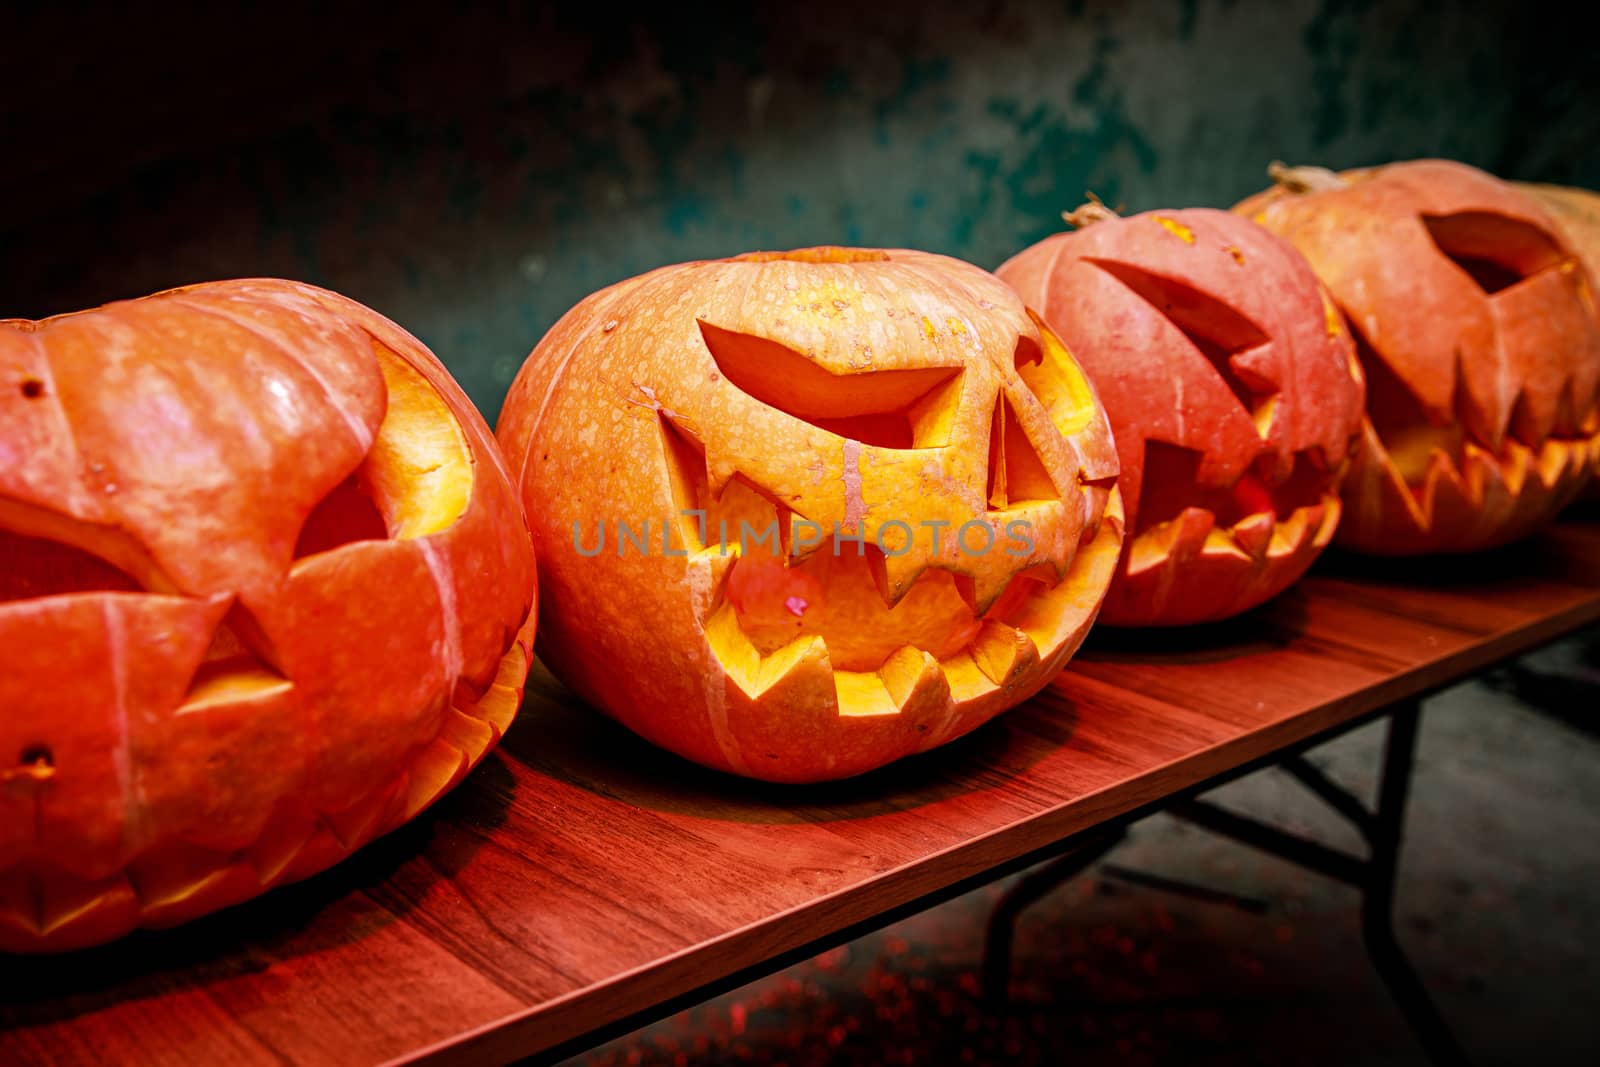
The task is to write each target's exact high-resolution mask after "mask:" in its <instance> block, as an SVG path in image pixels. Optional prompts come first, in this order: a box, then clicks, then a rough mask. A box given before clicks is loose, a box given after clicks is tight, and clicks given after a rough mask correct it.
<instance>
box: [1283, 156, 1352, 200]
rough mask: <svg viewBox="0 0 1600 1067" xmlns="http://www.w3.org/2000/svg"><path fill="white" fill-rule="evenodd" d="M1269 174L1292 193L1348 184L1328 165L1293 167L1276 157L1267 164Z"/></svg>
mask: <svg viewBox="0 0 1600 1067" xmlns="http://www.w3.org/2000/svg"><path fill="white" fill-rule="evenodd" d="M1267 176H1268V177H1269V178H1271V179H1272V180H1273V181H1275V182H1277V183H1278V184H1279V185H1280V186H1282V187H1283V189H1284V191H1285V192H1290V193H1322V192H1326V191H1327V190H1329V189H1343V188H1344V187H1345V185H1347V184H1348V183H1347V182H1346V181H1345V180H1344V179H1343V178H1341V177H1340V176H1339V175H1338V174H1337V173H1336V172H1334V171H1331V170H1329V169H1328V168H1327V167H1291V166H1289V165H1288V164H1286V163H1284V162H1282V161H1281V160H1276V159H1275V160H1273V161H1272V162H1271V163H1268V164H1267Z"/></svg>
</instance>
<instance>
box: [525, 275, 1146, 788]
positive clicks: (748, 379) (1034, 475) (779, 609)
mask: <svg viewBox="0 0 1600 1067" xmlns="http://www.w3.org/2000/svg"><path fill="white" fill-rule="evenodd" d="M997 427H998V429H997ZM498 433H499V437H500V441H501V444H502V445H503V447H504V448H505V450H506V455H507V456H508V458H509V459H510V461H511V464H512V467H513V469H514V470H515V469H520V477H521V481H520V485H521V489H522V493H523V500H524V503H525V505H526V506H527V509H528V513H529V516H530V522H531V525H532V527H533V531H534V545H535V548H536V550H537V551H538V552H539V553H540V568H541V582H542V588H543V590H544V595H545V600H544V605H543V610H544V616H543V619H542V622H541V629H540V637H539V640H540V645H539V651H540V655H541V658H542V659H543V660H544V662H546V663H548V664H550V665H551V668H552V670H555V671H556V672H557V673H558V674H559V675H560V677H561V678H562V680H563V681H565V682H566V683H567V684H568V685H570V686H571V687H572V688H573V689H574V690H575V691H576V692H577V693H578V694H579V695H581V696H582V697H583V698H585V699H586V700H587V701H589V702H590V703H591V704H593V705H595V706H596V707H598V708H601V709H603V710H604V711H606V712H607V713H609V714H610V715H612V716H614V717H615V718H617V719H618V720H620V721H621V722H622V723H623V724H625V725H626V726H628V727H629V728H631V729H633V730H634V731H635V732H637V733H639V734H640V735H642V736H643V737H645V738H647V739H648V740H650V741H652V742H654V743H656V744H658V745H661V746H663V747H665V748H668V749H670V750H672V751H674V752H677V753H679V754H680V755H683V756H686V757H688V758H689V759H692V760H695V761H697V762H699V763H702V764H705V765H707V766H710V767H716V768H721V769H724V770H728V771H732V772H734V773H737V774H741V775H747V776H750V777H755V778H762V779H767V780H771V781H783V782H809V781H817V780H822V779H830V778H841V777H845V776H848V775H854V774H859V773H861V772H864V771H867V770H870V769H872V768H874V767H878V766H881V765H883V764H885V763H888V762H890V761H892V760H895V759H898V758H899V757H901V756H904V755H907V754H910V753H913V752H918V751H922V750H925V749H928V748H931V747H933V746H935V745H938V744H941V743H943V742H945V741H948V740H950V739H952V738H955V737H958V736H960V735H961V734H964V733H966V732H967V731H969V730H972V729H974V728H975V727H977V726H978V725H979V724H981V723H982V722H984V721H986V720H988V719H989V718H991V717H993V716H994V715H997V714H999V713H1000V712H1001V711H1003V710H1005V709H1006V708H1008V707H1011V706H1012V705H1014V704H1016V703H1018V702H1020V701H1022V700H1024V699H1026V698H1027V697H1028V696H1031V695H1032V694H1033V693H1035V692H1037V691H1038V690H1039V689H1040V688H1041V687H1042V686H1043V685H1044V684H1045V683H1046V682H1047V681H1048V680H1049V678H1050V676H1051V675H1052V674H1053V673H1054V672H1055V671H1056V670H1057V669H1059V668H1060V666H1061V665H1062V664H1063V663H1064V662H1065V661H1066V659H1067V658H1068V657H1069V656H1070V655H1071V654H1072V652H1073V651H1074V650H1075V649H1076V648H1077V646H1078V645H1079V643H1080V642H1081V641H1082V639H1083V635H1084V633H1085V632H1086V631H1087V629H1088V627H1089V625H1090V623H1091V622H1092V621H1093V619H1094V616H1095V612H1096V611H1097V610H1098V608H1099V606H1100V602H1101V599H1102V597H1103V596H1104V593H1105V589H1106V586H1107V584H1108V583H1109V581H1110V575H1111V569H1112V565H1113V563H1114V561H1115V559H1116V555H1117V552H1118V549H1119V548H1120V544H1121V536H1122V517H1121V505H1120V500H1119V498H1118V496H1117V493H1116V491H1115V488H1114V485H1113V482H1114V478H1115V474H1116V454H1115V450H1114V448H1113V446H1112V444H1111V438H1110V434H1109V430H1108V428H1107V426H1106V423H1105V418H1104V413H1103V411H1102V410H1101V408H1100V406H1099V403H1098V401H1097V400H1096V399H1095V397H1094V393H1093V390H1092V388H1091V387H1090V386H1089V384H1088V382H1087V380H1086V379H1085V378H1084V377H1083V376H1082V374H1081V372H1080V371H1079V370H1078V368H1077V366H1076V365H1075V364H1074V363H1073V362H1072V360H1071V358H1070V357H1069V356H1067V354H1066V352H1065V350H1064V349H1063V348H1062V347H1061V346H1060V343H1059V342H1058V341H1056V339H1055V338H1054V337H1053V336H1052V335H1050V334H1049V332H1048V331H1046V330H1042V329H1041V328H1040V327H1039V326H1038V325H1037V324H1036V322H1035V321H1034V320H1033V319H1032V318H1031V317H1030V315H1029V313H1028V312H1027V311H1026V309H1025V308H1024V307H1023V305H1022V303H1021V301H1019V300H1018V299H1017V297H1016V294H1015V293H1013V292H1011V291H1010V290H1009V289H1007V288H1006V287H1005V286H1004V285H1003V284H1001V283H1000V282H999V281H998V280H997V279H995V278H994V276H993V275H990V274H988V273H986V272H984V271H981V270H979V269H978V268H976V267H973V266H971V265H969V264H966V263H961V262H959V261H956V260H952V259H947V258H945V257H942V256H934V255H928V254H926V253H920V252H909V251H888V252H884V251H876V250H859V249H838V248H823V249H806V250H801V251H797V252H792V253H775V254H754V255H751V256H745V257H738V258H735V259H732V260H724V261H718V262H703V263H687V264H681V265H678V266H672V267H666V268H663V269H661V270H657V271H655V272H653V273H650V274H646V275H643V276H641V277H637V278H633V279H630V280H628V281H625V282H622V283H620V284H618V285H615V286H613V287H611V288H609V289H606V290H604V291H602V292H599V293H596V294H594V295H593V296H590V297H589V298H587V299H586V300H584V301H583V302H581V303H580V304H579V305H578V306H577V307H575V308H574V309H573V310H572V311H571V312H569V313H568V314H567V315H566V316H565V317H564V318H563V319H562V320H561V321H560V322H559V323H557V324H556V326H555V327H554V328H553V329H552V330H551V331H550V333H549V334H548V335H546V337H545V338H544V339H543V340H542V341H541V342H540V344H539V346H538V347H537V348H536V349H535V350H534V352H533V354H532V355H531V356H530V358H529V360H528V362H527V364H526V365H525V366H524V367H523V369H522V372H521V374H520V375H519V376H518V378H517V380H516V381H515V382H514V383H513V385H512V387H511V391H510V394H509V395H508V397H507V400H506V404H505V408H504V409H503V411H502V414H501V419H500V424H499V427H498ZM694 509H702V510H703V511H704V512H705V513H706V515H705V525H704V526H703V527H702V526H701V525H700V523H699V522H698V521H697V520H696V519H693V518H691V519H684V520H681V522H680V520H679V519H678V518H676V516H678V515H679V514H680V513H681V512H684V511H688V510H694ZM740 520H743V521H746V522H748V523H749V526H750V529H751V530H752V531H753V532H758V531H762V530H765V529H767V528H768V527H769V526H771V525H773V524H776V529H777V530H778V531H779V536H780V537H781V538H782V544H781V545H777V544H773V543H772V542H765V543H761V544H756V543H755V541H754V539H753V538H752V539H749V540H747V543H746V544H744V545H741V544H740V543H739V542H738V541H737V539H736V536H735V532H736V531H738V530H739V526H738V522H739V521H740ZM619 521H620V522H625V523H627V524H629V526H630V529H633V530H635V531H637V529H638V527H639V526H640V525H641V523H645V522H648V523H649V540H650V543H651V546H652V548H651V550H650V551H649V552H641V551H638V550H636V549H635V548H634V547H632V546H629V545H624V544H621V543H619V542H618V541H617V539H616V538H615V536H614V535H615V534H616V532H617V523H618V522H619ZM724 521H726V522H728V523H729V530H730V533H729V542H730V544H729V548H728V550H727V552H726V554H724V552H723V550H722V548H721V538H720V536H719V533H718V531H719V527H720V525H721V523H722V522H724ZM802 521H809V522H811V523H814V524H816V525H817V526H818V527H820V528H821V529H822V530H824V531H826V535H825V536H824V537H822V538H821V539H820V540H819V541H816V542H815V543H807V542H811V541H812V540H813V534H812V532H811V531H810V529H809V528H806V527H804V526H803V525H801V523H802ZM939 521H944V522H948V523H949V525H948V527H946V528H945V529H944V531H943V537H942V538H941V543H940V545H939V547H938V550H937V551H936V550H935V549H934V546H933V544H932V540H933V529H934V528H930V527H924V526H923V525H922V524H923V523H925V522H939ZM1012 521H1024V522H1026V523H1028V524H1029V525H1028V526H1027V527H1026V529H1027V530H1029V531H1031V537H1030V538H1029V539H1030V540H1031V542H1032V551H1022V549H1023V546H1022V545H1021V543H1020V541H1019V540H1016V539H1010V538H1005V537H1004V531H1005V528H1006V526H1007V524H1008V523H1010V522H1012ZM966 522H975V523H978V524H986V525H987V527H988V528H989V529H991V530H999V531H1001V534H1000V536H999V537H997V538H996V540H995V542H994V546H993V550H992V551H990V552H987V553H982V552H978V551H977V549H980V548H982V547H983V541H982V537H981V531H979V530H978V529H977V528H976V527H974V529H973V530H972V531H969V533H968V535H967V536H968V541H967V544H968V545H969V546H970V547H971V548H972V549H973V551H972V552H970V553H969V552H964V551H962V550H961V548H960V547H959V546H958V545H957V544H956V543H955V539H956V537H957V532H958V528H959V527H960V526H961V525H962V524H963V523H966ZM891 523H904V524H906V526H907V527H908V528H909V529H908V531H901V530H900V528H899V527H896V526H892V525H890V524H891ZM835 524H837V525H838V530H839V532H840V533H841V534H842V535H845V536H848V535H849V534H851V533H852V532H858V533H861V534H862V535H863V536H864V537H865V542H864V543H865V546H867V547H866V548H865V549H858V548H856V547H855V545H854V543H853V542H848V541H842V540H841V541H840V542H839V543H838V554H837V555H835V543H834V541H833V536H832V535H833V533H834V529H835ZM664 528H670V529H669V531H668V542H667V543H666V544H663V543H662V532H661V531H662V530H663V529H664ZM602 529H604V530H607V531H610V532H611V534H612V535H613V538H612V540H610V541H607V542H606V543H605V545H604V548H603V551H601V552H600V553H599V554H595V555H592V556H586V555H585V554H584V553H585V552H593V551H594V549H595V548H596V542H597V540H598V533H597V531H599V530H602ZM904 533H909V534H910V536H909V537H903V534H904ZM580 538H581V541H582V545H583V549H582V550H580V549H579V547H578V541H579V539H580ZM880 538H882V541H881V545H880V544H875V542H878V541H879V539H880ZM880 547H881V548H882V549H884V551H879V548H880ZM1007 549H1009V550H1012V551H1016V552H1018V554H1016V555H1012V554H1010V552H1008V551H1006V550H1007ZM669 551H672V552H684V553H686V555H683V556H679V555H669V554H668V552H669ZM863 551H864V554H862V555H858V552H863ZM891 605H892V606H891Z"/></svg>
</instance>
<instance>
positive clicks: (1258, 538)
mask: <svg viewBox="0 0 1600 1067" xmlns="http://www.w3.org/2000/svg"><path fill="white" fill-rule="evenodd" d="M1276 526H1277V517H1276V516H1275V515H1273V514H1272V513H1271V512H1270V511H1258V512H1256V513H1255V514H1254V515H1247V516H1245V517H1244V518H1242V519H1240V520H1239V521H1238V522H1236V523H1234V524H1233V527H1232V528H1231V529H1230V530H1229V531H1228V533H1229V534H1230V535H1231V536H1232V537H1233V540H1234V541H1235V542H1237V543H1238V545H1239V547H1240V548H1242V549H1244V551H1245V554H1246V555H1248V556H1249V557H1250V558H1251V559H1260V558H1261V557H1262V556H1263V555H1265V554H1266V552H1267V547H1268V546H1269V545H1270V544H1271V543H1272V540H1273V536H1272V535H1273V530H1274V528H1275V527H1276Z"/></svg>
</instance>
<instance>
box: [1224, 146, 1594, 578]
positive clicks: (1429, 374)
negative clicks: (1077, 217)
mask: <svg viewBox="0 0 1600 1067" xmlns="http://www.w3.org/2000/svg"><path fill="white" fill-rule="evenodd" d="M1274 176H1275V177H1276V178H1277V179H1278V182H1279V184H1278V185H1277V187H1276V188H1274V189H1271V190H1268V191H1267V192H1265V193H1262V194H1259V195H1257V196H1255V197H1252V198H1250V199H1249V200H1246V201H1245V202H1243V203H1241V204H1239V205H1238V206H1237V207H1236V208H1235V209H1234V210H1235V211H1238V212H1239V213H1241V214H1244V215H1248V216H1249V217H1251V218H1253V219H1255V220H1256V221H1258V222H1260V223H1261V224H1262V225H1264V226H1266V227H1267V228H1268V229H1270V230H1273V231H1274V232H1276V233H1279V234H1281V235H1283V236H1284V237H1286V238H1288V239H1289V240H1290V241H1291V242H1293V243H1294V245H1295V246H1296V247H1297V248H1299V249H1300V251H1301V252H1303V253H1304V254H1305V256H1306V258H1307V259H1309V260H1310V261H1311V266H1312V268H1313V269H1314V270H1315V271H1316V272H1317V275H1318V276H1319V277H1320V278H1321V279H1322V281H1323V283H1324V284H1326V285H1327V287H1328V289H1329V291H1330V292H1331V293H1332V294H1333V298H1334V300H1335V302H1336V303H1337V304H1338V305H1339V309H1340V311H1341V312H1342V313H1343V315H1344V317H1345V320H1346V322H1347V324H1348V325H1349V327H1350V329H1351V331H1352V332H1353V333H1354V335H1355V338H1356V346H1357V354H1358V356H1359V357H1360V359H1361V364H1362V368H1363V369H1364V370H1365V372H1366V376H1367V415H1368V418H1367V423H1366V425H1365V426H1364V427H1363V429H1362V439H1361V444H1360V447H1359V448H1358V450H1357V452H1356V456H1355V458H1354V459H1353V460H1352V462H1351V469H1350V473H1349V476H1348V477H1347V478H1346V479H1345V482H1344V489H1343V495H1344V502H1345V515H1344V519H1343V521H1342V522H1341V523H1340V526H1339V532H1338V535H1337V537H1338V540H1339V541H1340V543H1342V544H1347V545H1349V546H1350V547H1352V548H1354V549H1358V550H1360V551H1364V552H1371V553H1375V554H1382V555H1412V554H1419V553H1428V552H1470V551H1476V550H1478V549H1484V548H1490V547H1493V546H1495V545H1499V544H1504V543H1506V542H1508V541H1512V540H1516V539H1518V538H1520V537H1523V536H1526V535H1527V534H1529V533H1532V532H1533V531H1534V530H1536V529H1538V528H1539V527H1540V526H1542V525H1544V524H1545V523H1546V522H1548V521H1549V520H1550V519H1551V518H1553V517H1554V516H1555V514H1556V513H1557V512H1559V511H1560V510H1561V508H1563V507H1564V506H1565V505H1566V504H1567V502H1568V501H1570V500H1571V499H1572V498H1573V497H1574V496H1575V495H1576V494H1577V493H1578V492H1579V491H1580V490H1581V489H1582V488H1583V486H1584V485H1585V484H1586V483H1587V482H1588V481H1589V480H1590V479H1591V477H1592V476H1593V473H1594V471H1595V469H1596V467H1597V466H1600V308H1597V305H1596V299H1595V293H1594V281H1593V279H1592V278H1591V277H1590V276H1589V273H1588V271H1587V269H1586V268H1585V267H1584V265H1583V263H1582V261H1581V259H1580V258H1579V256H1578V254H1577V251H1576V250H1575V249H1574V247H1573V246H1572V244H1571V243H1570V242H1569V240H1568V239H1567V237H1566V236H1564V235H1563V234H1562V232H1561V229H1560V227H1559V226H1558V225H1557V224H1556V222H1555V221H1554V220H1553V219H1552V218H1551V217H1550V215H1549V214H1548V213H1547V212H1546V211H1545V210H1544V209H1543V208H1542V207H1541V206H1540V203H1539V201H1538V200H1537V199H1535V198H1534V197H1533V196H1531V195H1529V194H1528V193H1526V192H1524V191H1522V190H1520V189H1517V188H1516V187H1514V186H1512V185H1510V184H1508V183H1506V182H1502V181H1500V180H1498V179H1496V178H1494V177H1491V176H1490V175H1488V174H1485V173H1483V172H1482V171H1480V170H1476V169H1474V168H1472V167H1468V166H1465V165H1464V164H1460V163H1452V162H1448V161H1444V160H1418V161H1415V162H1410V163H1394V164H1390V165H1387V166H1382V167H1374V168H1371V169H1369V170H1363V171H1351V172H1348V173H1345V174H1334V173H1333V172H1331V171H1326V170H1322V169H1320V168H1285V167H1281V166H1275V167H1274Z"/></svg>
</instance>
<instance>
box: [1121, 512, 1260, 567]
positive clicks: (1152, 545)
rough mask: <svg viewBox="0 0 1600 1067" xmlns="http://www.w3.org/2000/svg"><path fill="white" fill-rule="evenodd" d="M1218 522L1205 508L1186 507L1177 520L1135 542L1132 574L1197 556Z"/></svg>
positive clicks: (1153, 529) (1141, 536)
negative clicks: (1172, 561)
mask: <svg viewBox="0 0 1600 1067" xmlns="http://www.w3.org/2000/svg"><path fill="white" fill-rule="evenodd" d="M1216 522H1217V519H1216V516H1215V515H1213V514H1211V512H1209V511H1207V510H1205V509H1204V508H1184V509H1183V511H1181V512H1180V513H1179V514H1178V516H1177V518H1174V519H1168V520H1167V521H1166V522H1163V523H1159V524H1157V525H1155V526H1152V527H1150V528H1149V529H1147V530H1145V531H1144V532H1142V533H1140V534H1139V536H1138V537H1137V538H1135V539H1134V542H1133V550H1132V551H1131V552H1130V553H1129V555H1128V573H1129V574H1138V573H1140V572H1141V571H1146V570H1149V569H1150V568H1152V567H1159V566H1161V565H1163V564H1164V563H1166V562H1167V561H1168V560H1170V559H1173V558H1175V557H1176V558H1187V557H1188V556H1192V555H1194V554H1195V553H1196V552H1198V551H1199V550H1200V548H1201V547H1202V546H1203V545H1204V544H1205V543H1206V541H1207V539H1208V538H1209V537H1210V535H1211V530H1212V528H1213V527H1214V526H1215V525H1216ZM1235 551H1237V549H1235Z"/></svg>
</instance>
